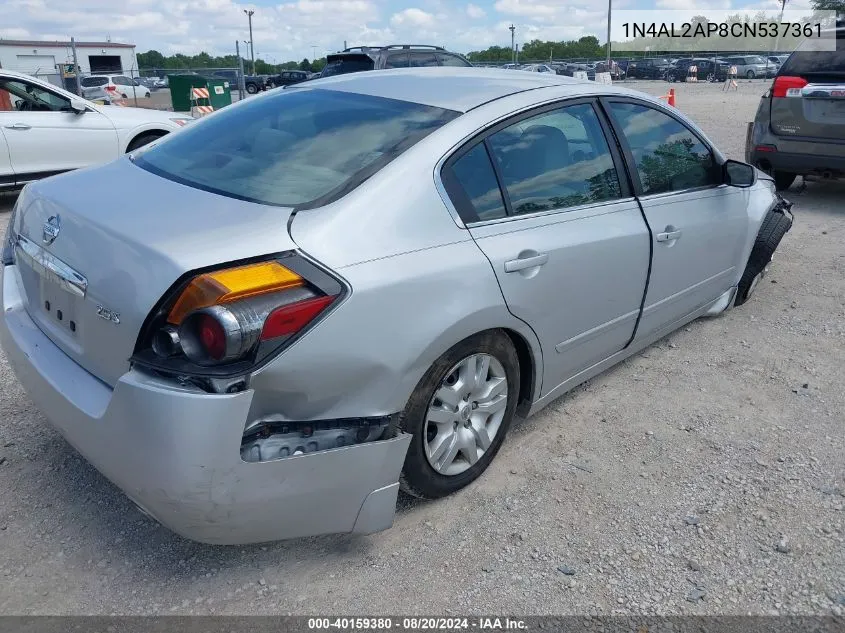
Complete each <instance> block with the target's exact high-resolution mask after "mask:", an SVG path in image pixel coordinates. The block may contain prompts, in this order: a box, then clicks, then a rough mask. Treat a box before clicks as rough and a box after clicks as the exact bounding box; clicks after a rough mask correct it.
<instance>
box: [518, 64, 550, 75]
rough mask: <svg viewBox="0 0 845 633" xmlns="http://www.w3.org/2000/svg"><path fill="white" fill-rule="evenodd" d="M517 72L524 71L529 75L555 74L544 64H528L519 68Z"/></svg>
mask: <svg viewBox="0 0 845 633" xmlns="http://www.w3.org/2000/svg"><path fill="white" fill-rule="evenodd" d="M519 70H525V71H528V72H531V73H552V74H555V75H556V74H557V73H556V72H555V70H554V68H552V67H551V66H547V65H546V64H528V65H526V66H521V67H520V68H519Z"/></svg>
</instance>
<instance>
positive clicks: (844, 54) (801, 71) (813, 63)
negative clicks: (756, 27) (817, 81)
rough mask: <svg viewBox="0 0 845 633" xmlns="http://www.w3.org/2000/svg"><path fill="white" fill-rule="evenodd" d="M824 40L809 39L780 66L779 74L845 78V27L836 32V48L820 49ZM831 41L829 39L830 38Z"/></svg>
mask: <svg viewBox="0 0 845 633" xmlns="http://www.w3.org/2000/svg"><path fill="white" fill-rule="evenodd" d="M822 41H823V40H819V39H807V40H804V42H803V43H802V44H801V46H799V47H798V49H797V50H796V51H795V52H794V53H793V54H792V55H790V56H789V59H787V60H786V62H784V64H783V66H781V67H780V72H779V73H778V74H779V75H789V76H793V77H805V76H810V77H815V76H819V77H821V76H824V75H832V76H834V77H836V78H845V29H840V30H837V32H836V50H835V51H824V50H818V49H819V48H822V47H824V44H823V43H822ZM828 42H829V40H828Z"/></svg>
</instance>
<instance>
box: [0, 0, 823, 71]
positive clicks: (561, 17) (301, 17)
mask: <svg viewBox="0 0 845 633" xmlns="http://www.w3.org/2000/svg"><path fill="white" fill-rule="evenodd" d="M808 2H809V0H790V3H789V6H790V7H795V8H799V7H804V6H806V5H807V4H808ZM613 7H614V8H619V9H623V8H624V9H692V8H696V9H705V8H708V7H709V8H713V9H717V8H718V9H745V8H752V7H753V8H765V9H770V10H773V9H775V8H777V7H779V4H778V1H777V0H613ZM244 9H250V10H254V11H255V14H254V16H253V37H254V40H255V56H256V58H259V57H260V58H263V59H264V60H265V61H269V62H272V63H281V62H284V61H288V60H300V59H302V58H308V59H312V58H314V57H322V56H324V55H325V54H326V53H328V52H334V51H336V50H339V49H341V48H343V44H344V42H347V44H348V45H349V46H353V45H377V44H396V43H414V44H436V45H439V46H445V47H446V48H448V49H450V50H455V51H457V52H461V53H466V52H468V51H471V50H479V49H483V48H486V47H488V46H490V45H493V44H497V45H500V46H510V31H509V30H508V27H509V26H510V25H511V24H513V25H515V26H516V41H517V43H522V42H527V41H530V40H532V39H535V38H537V39H541V40H554V41H560V40H569V39H577V38H579V37H581V36H584V35H596V36H597V37H599V39H600V40H601V41H604V40H605V36H604V33H605V32H606V19H607V0H472V2H468V1H466V0H275V1H274V0H257V1H255V2H238V1H237V0H70V1H69V0H0V38H5V39H39V40H40V39H61V40H65V39H68V38H69V37H70V36H71V35H73V36H75V37H76V38H77V40H96V41H103V40H106V39H107V38H111V41H113V42H126V43H130V44H135V45H137V52H145V51H147V50H150V49H156V50H158V51H160V52H161V53H163V54H165V55H170V54H173V53H184V54H196V53H199V52H200V51H206V52H208V53H211V54H216V55H222V54H229V53H233V52H234V47H235V41H236V40H241V41H243V40H248V39H249V29H248V21H247V16H246V15H245V14H244Z"/></svg>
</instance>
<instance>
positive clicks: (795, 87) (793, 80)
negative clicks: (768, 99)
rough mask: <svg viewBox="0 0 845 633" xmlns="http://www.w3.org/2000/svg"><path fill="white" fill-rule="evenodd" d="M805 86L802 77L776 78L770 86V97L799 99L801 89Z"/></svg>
mask: <svg viewBox="0 0 845 633" xmlns="http://www.w3.org/2000/svg"><path fill="white" fill-rule="evenodd" d="M806 85H807V80H806V79H804V78H803V77H789V76H782V77H776V78H775V83H774V84H772V97H775V98H780V97H800V96H801V88H803V87H804V86H806Z"/></svg>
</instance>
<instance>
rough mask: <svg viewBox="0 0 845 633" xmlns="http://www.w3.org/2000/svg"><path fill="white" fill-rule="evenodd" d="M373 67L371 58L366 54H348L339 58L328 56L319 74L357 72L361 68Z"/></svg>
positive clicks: (369, 68) (323, 75) (368, 68)
mask: <svg viewBox="0 0 845 633" xmlns="http://www.w3.org/2000/svg"><path fill="white" fill-rule="evenodd" d="M373 68H374V64H373V60H372V59H370V58H369V57H368V56H367V55H349V56H344V57H340V58H337V57H334V58H333V57H329V58H328V63H327V64H326V66H325V68H323V72H322V73H321V74H320V76H321V77H331V76H332V75H345V74H346V73H357V72H361V71H362V70H372V69H373Z"/></svg>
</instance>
